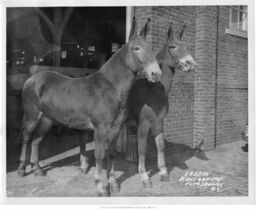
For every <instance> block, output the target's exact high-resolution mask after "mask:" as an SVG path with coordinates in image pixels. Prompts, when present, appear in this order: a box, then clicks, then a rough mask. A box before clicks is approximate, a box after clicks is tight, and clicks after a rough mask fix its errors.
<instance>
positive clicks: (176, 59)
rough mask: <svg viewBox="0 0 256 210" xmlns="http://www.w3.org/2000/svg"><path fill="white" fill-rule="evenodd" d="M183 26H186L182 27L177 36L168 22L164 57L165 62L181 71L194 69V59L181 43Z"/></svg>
mask: <svg viewBox="0 0 256 210" xmlns="http://www.w3.org/2000/svg"><path fill="white" fill-rule="evenodd" d="M185 27H186V26H184V27H183V29H182V30H181V32H180V34H179V36H178V38H177V37H176V36H175V32H174V30H173V27H172V23H170V25H169V29H168V38H167V44H166V46H165V50H166V52H165V59H166V62H167V63H169V65H170V66H172V67H176V68H177V69H181V70H183V71H190V70H193V71H195V61H194V59H193V57H192V56H191V54H190V53H189V52H188V51H187V49H186V48H185V47H184V45H183V43H182V37H183V34H184V29H185Z"/></svg>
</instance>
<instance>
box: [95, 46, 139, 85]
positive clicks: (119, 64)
mask: <svg viewBox="0 0 256 210" xmlns="http://www.w3.org/2000/svg"><path fill="white" fill-rule="evenodd" d="M128 50H129V49H128V46H127V45H124V46H123V47H122V48H121V49H119V51H118V52H116V53H115V54H114V55H113V56H112V57H111V58H110V59H109V60H108V61H107V62H106V63H105V64H104V65H103V66H102V67H101V69H100V72H101V74H103V75H104V77H105V78H107V79H108V80H109V81H110V82H111V83H112V84H113V86H115V88H116V89H122V90H124V89H129V88H130V86H131V85H132V81H133V80H134V78H135V74H134V73H133V70H134V69H135V68H136V65H135V64H134V63H131V62H129V60H132V59H133V58H132V56H131V54H130V53H129V51H128Z"/></svg>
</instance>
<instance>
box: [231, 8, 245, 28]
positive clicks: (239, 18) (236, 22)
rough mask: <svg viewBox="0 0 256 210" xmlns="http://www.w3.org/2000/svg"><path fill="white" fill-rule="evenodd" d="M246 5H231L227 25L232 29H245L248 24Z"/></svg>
mask: <svg viewBox="0 0 256 210" xmlns="http://www.w3.org/2000/svg"><path fill="white" fill-rule="evenodd" d="M247 13H248V8H247V6H231V7H230V20H229V21H230V22H229V27H230V29H233V30H239V31H247V26H248V15H247Z"/></svg>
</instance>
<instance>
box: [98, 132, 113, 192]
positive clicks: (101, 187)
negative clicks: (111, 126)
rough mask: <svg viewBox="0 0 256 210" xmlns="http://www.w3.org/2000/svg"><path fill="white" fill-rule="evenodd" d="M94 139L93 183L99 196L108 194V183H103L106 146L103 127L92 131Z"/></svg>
mask: <svg viewBox="0 0 256 210" xmlns="http://www.w3.org/2000/svg"><path fill="white" fill-rule="evenodd" d="M94 140H95V161H96V169H95V183H96V187H97V193H98V195H99V196H109V190H108V189H109V187H108V183H107V184H106V183H105V184H104V181H105V180H104V177H103V170H102V162H103V159H104V156H105V146H106V132H105V131H104V128H100V129H97V130H95V132H94Z"/></svg>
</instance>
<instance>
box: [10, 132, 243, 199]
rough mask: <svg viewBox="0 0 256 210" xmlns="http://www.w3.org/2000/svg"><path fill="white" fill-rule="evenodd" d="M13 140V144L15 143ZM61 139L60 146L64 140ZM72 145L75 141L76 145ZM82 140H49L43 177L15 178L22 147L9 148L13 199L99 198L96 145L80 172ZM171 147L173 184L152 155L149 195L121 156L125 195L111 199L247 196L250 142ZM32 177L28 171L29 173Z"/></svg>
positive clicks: (119, 173) (118, 165)
mask: <svg viewBox="0 0 256 210" xmlns="http://www.w3.org/2000/svg"><path fill="white" fill-rule="evenodd" d="M10 139H11V137H8V142H11V140H10ZM60 139H61V140H60ZM71 139H72V141H71ZM78 139H79V135H72V136H68V135H65V136H62V137H61V138H56V137H52V136H48V137H47V140H46V141H44V142H43V143H42V144H41V145H40V146H41V147H40V159H41V160H42V161H41V162H40V163H41V166H43V170H44V171H45V172H46V173H47V174H46V176H44V177H36V176H34V175H33V174H28V175H27V176H25V177H19V176H18V175H17V174H16V168H17V164H18V158H19V153H20V146H17V145H13V144H12V143H8V144H7V151H8V152H7V177H6V180H7V189H6V190H7V196H8V197H94V196H97V193H96V188H95V184H94V171H95V164H94V158H93V150H92V149H93V143H90V144H88V150H89V151H88V154H89V157H90V159H91V161H90V162H91V168H90V170H89V172H88V173H87V174H82V173H81V172H80V170H79V155H78V151H79V149H78V147H77V146H78ZM168 144H171V147H169V148H171V149H170V150H169V151H166V162H167V167H168V171H169V175H170V181H169V182H162V181H160V179H159V175H158V173H157V172H158V170H157V163H156V154H155V152H154V151H153V150H151V151H149V153H148V155H147V156H148V158H147V170H148V171H149V174H150V176H151V180H152V183H153V187H152V188H150V189H144V188H143V186H142V183H141V181H140V177H139V175H138V174H137V164H136V163H131V162H129V161H126V160H124V159H123V158H122V157H121V156H120V157H119V158H118V160H117V163H116V175H117V177H118V183H119V184H120V188H121V190H120V192H119V193H118V194H115V195H111V196H126V197H129V196H137V197H139V196H248V153H247V152H246V151H244V150H245V149H246V148H245V146H246V142H245V141H242V140H240V141H236V142H234V143H229V144H225V145H222V146H219V147H217V148H216V149H215V150H212V151H208V152H203V151H194V150H192V149H190V148H189V147H187V146H185V145H182V144H173V143H168ZM27 172H28V173H29V167H27Z"/></svg>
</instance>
